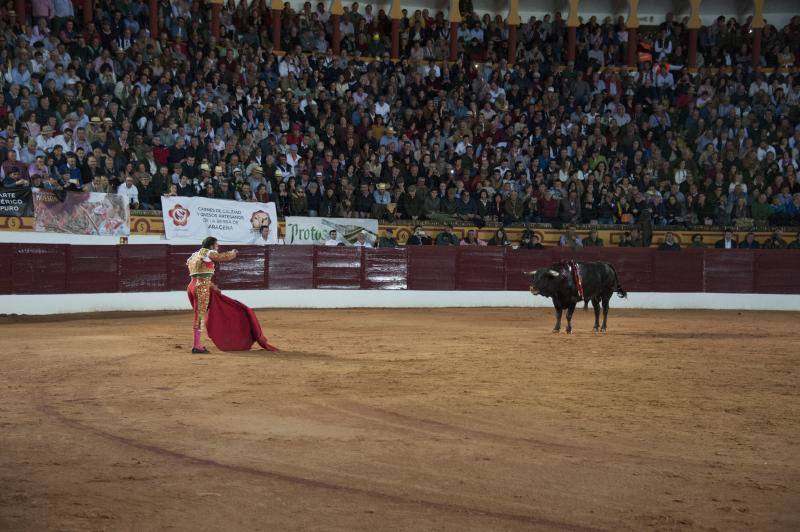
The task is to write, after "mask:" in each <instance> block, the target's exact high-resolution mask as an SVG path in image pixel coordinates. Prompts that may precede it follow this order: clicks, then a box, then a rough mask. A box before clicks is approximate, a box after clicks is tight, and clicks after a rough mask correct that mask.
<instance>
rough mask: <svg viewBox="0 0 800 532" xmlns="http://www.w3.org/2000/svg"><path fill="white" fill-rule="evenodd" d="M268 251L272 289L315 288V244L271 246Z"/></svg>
mask: <svg viewBox="0 0 800 532" xmlns="http://www.w3.org/2000/svg"><path fill="white" fill-rule="evenodd" d="M268 253H269V265H268V274H267V279H268V282H269V285H268V286H269V288H270V289H277V290H280V289H287V290H300V289H306V288H314V247H313V246H270V247H269V248H268Z"/></svg>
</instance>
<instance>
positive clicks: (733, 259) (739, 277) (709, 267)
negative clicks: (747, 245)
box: [703, 249, 756, 294]
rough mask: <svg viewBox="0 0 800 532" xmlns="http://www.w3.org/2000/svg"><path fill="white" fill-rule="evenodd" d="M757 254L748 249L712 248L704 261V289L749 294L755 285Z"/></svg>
mask: <svg viewBox="0 0 800 532" xmlns="http://www.w3.org/2000/svg"><path fill="white" fill-rule="evenodd" d="M755 259H756V255H755V253H753V252H752V251H750V250H747V249H741V250H739V249H737V250H724V249H710V250H707V251H706V252H705V260H704V263H703V291H704V292H721V293H730V294H734V293H737V294H749V293H752V292H753V289H754V285H755V275H754V274H755V262H756V261H755Z"/></svg>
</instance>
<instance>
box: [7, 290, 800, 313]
mask: <svg viewBox="0 0 800 532" xmlns="http://www.w3.org/2000/svg"><path fill="white" fill-rule="evenodd" d="M225 294H226V295H228V296H230V297H233V298H235V299H238V300H240V301H242V302H243V303H245V304H246V305H249V306H250V307H252V308H444V307H551V305H552V303H551V302H550V300H549V299H546V298H544V297H541V296H536V297H534V296H532V295H531V294H530V293H528V292H467V291H464V292H462V291H455V290H453V291H415V290H226V291H225ZM611 307H612V308H642V309H714V310H784V311H798V310H800V295H786V294H708V293H657V292H636V293H631V294H629V295H628V297H627V298H626V299H620V298H619V297H617V296H614V297H613V298H612V300H611ZM0 309H2V313H3V314H24V315H47V314H72V313H78V312H112V311H113V312H118V311H160V310H188V309H189V302H188V300H187V297H186V292H182V291H181V292H138V293H127V294H119V293H113V294H58V295H3V296H0Z"/></svg>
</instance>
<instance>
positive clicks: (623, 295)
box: [609, 264, 628, 298]
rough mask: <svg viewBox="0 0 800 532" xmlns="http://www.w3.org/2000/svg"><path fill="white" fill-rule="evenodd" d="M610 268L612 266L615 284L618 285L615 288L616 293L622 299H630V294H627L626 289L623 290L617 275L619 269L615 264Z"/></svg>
mask: <svg viewBox="0 0 800 532" xmlns="http://www.w3.org/2000/svg"><path fill="white" fill-rule="evenodd" d="M609 266H611V269H612V270H613V271H614V284H615V285H616V286H615V287H614V291H615V292H616V293H617V295H618V296H619V297H621V298H626V297H628V292H626V291H625V289H624V288H622V284H621V283H620V282H619V274H618V273H617V269H616V268H615V267H614V265H613V264H610V265H609Z"/></svg>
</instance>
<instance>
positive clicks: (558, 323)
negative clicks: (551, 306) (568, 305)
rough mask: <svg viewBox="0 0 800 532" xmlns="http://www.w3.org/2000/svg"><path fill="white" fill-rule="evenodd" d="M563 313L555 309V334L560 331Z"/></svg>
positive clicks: (559, 308)
mask: <svg viewBox="0 0 800 532" xmlns="http://www.w3.org/2000/svg"><path fill="white" fill-rule="evenodd" d="M563 311H564V309H562V308H561V307H556V326H555V327H553V332H554V333H557V332H558V331H560V330H561V313H562V312H563Z"/></svg>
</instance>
